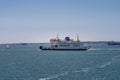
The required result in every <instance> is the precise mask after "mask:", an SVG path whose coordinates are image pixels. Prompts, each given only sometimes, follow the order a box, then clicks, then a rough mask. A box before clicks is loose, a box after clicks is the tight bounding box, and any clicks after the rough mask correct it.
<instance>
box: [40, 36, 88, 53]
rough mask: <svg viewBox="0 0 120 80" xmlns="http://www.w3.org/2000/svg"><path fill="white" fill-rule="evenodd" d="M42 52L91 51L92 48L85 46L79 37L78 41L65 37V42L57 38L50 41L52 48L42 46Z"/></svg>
mask: <svg viewBox="0 0 120 80" xmlns="http://www.w3.org/2000/svg"><path fill="white" fill-rule="evenodd" d="M39 48H40V49H41V50H65V51H86V50H88V49H90V46H85V45H84V44H83V43H82V42H81V41H80V40H79V37H78V36H77V40H76V41H74V40H73V39H70V37H65V39H64V40H61V39H59V37H58V36H57V37H56V38H52V39H50V47H45V46H40V47H39Z"/></svg>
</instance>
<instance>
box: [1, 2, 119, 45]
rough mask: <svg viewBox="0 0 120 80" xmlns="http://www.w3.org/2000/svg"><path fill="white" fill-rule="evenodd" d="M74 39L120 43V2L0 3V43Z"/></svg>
mask: <svg viewBox="0 0 120 80" xmlns="http://www.w3.org/2000/svg"><path fill="white" fill-rule="evenodd" d="M57 34H59V37H60V38H62V39H64V37H65V36H70V37H71V38H72V39H76V35H79V38H80V40H81V41H120V36H119V35H120V0H0V43H21V42H27V43H31V42H32V43H41V42H49V39H50V38H54V37H56V36H57Z"/></svg>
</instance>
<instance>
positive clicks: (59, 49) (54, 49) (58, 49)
mask: <svg viewBox="0 0 120 80" xmlns="http://www.w3.org/2000/svg"><path fill="white" fill-rule="evenodd" d="M40 49H41V50H53V51H86V50H88V48H84V49H82V48H80V49H61V48H40Z"/></svg>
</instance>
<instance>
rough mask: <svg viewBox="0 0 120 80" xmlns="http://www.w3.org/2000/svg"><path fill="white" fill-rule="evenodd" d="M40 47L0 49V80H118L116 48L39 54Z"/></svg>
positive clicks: (119, 65)
mask: <svg viewBox="0 0 120 80" xmlns="http://www.w3.org/2000/svg"><path fill="white" fill-rule="evenodd" d="M39 45H41V44H28V45H18V44H10V45H9V48H6V45H5V44H1V45H0V80H120V45H113V46H110V45H107V44H90V46H91V49H90V50H88V51H41V50H40V49H39Z"/></svg>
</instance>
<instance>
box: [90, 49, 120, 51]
mask: <svg viewBox="0 0 120 80" xmlns="http://www.w3.org/2000/svg"><path fill="white" fill-rule="evenodd" d="M89 50H90V51H102V50H110V51H111V50H120V48H114V49H113V48H91V49H89Z"/></svg>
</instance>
